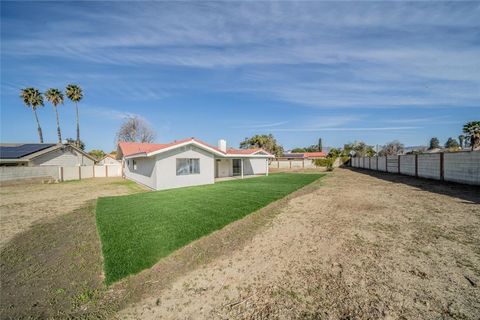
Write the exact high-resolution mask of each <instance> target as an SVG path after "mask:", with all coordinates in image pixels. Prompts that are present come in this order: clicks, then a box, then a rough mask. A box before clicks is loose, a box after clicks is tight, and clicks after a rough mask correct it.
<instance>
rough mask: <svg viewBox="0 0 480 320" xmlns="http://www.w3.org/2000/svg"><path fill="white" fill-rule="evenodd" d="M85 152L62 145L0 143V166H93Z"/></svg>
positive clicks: (92, 160)
mask: <svg viewBox="0 0 480 320" xmlns="http://www.w3.org/2000/svg"><path fill="white" fill-rule="evenodd" d="M94 164H95V159H94V158H93V157H92V156H90V155H89V154H88V153H86V152H85V151H83V150H81V149H79V148H77V147H75V146H73V145H71V144H63V143H1V144H0V166H25V167H36V166H65V167H69V166H93V165H94Z"/></svg>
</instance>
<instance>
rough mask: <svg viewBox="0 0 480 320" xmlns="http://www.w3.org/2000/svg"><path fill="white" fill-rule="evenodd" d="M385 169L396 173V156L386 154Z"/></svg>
mask: <svg viewBox="0 0 480 320" xmlns="http://www.w3.org/2000/svg"><path fill="white" fill-rule="evenodd" d="M387 171H388V172H391V173H398V156H387Z"/></svg>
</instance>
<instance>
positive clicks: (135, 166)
mask: <svg viewBox="0 0 480 320" xmlns="http://www.w3.org/2000/svg"><path fill="white" fill-rule="evenodd" d="M133 170H137V161H135V160H133Z"/></svg>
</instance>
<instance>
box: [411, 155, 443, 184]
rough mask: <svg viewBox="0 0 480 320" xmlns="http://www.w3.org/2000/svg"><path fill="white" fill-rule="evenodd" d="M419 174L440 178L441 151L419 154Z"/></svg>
mask: <svg viewBox="0 0 480 320" xmlns="http://www.w3.org/2000/svg"><path fill="white" fill-rule="evenodd" d="M417 171H418V176H419V177H422V178H429V179H436V180H440V153H432V154H419V155H418V169H417Z"/></svg>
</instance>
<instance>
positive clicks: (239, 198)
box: [96, 173, 322, 284]
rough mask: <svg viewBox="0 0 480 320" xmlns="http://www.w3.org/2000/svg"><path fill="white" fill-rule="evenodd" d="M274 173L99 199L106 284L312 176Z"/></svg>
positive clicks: (318, 175) (300, 184) (280, 196)
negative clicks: (204, 184)
mask: <svg viewBox="0 0 480 320" xmlns="http://www.w3.org/2000/svg"><path fill="white" fill-rule="evenodd" d="M321 176H322V174H299V173H279V174H272V175H270V176H268V177H256V178H249V179H244V180H231V181H224V182H217V183H215V184H212V185H206V186H197V187H189V188H180V189H172V190H166V191H156V192H145V193H139V194H133V195H128V196H120V197H105V198H99V199H98V201H97V207H96V218H97V227H98V230H99V234H100V239H101V242H102V251H103V257H104V264H105V265H104V268H105V274H106V282H107V283H108V284H110V283H112V282H115V281H117V280H120V279H122V278H123V277H125V276H127V275H129V274H135V273H138V272H140V271H142V270H143V269H146V268H149V267H151V266H153V265H154V264H155V263H156V262H158V260H160V259H161V258H163V257H165V256H167V255H169V254H170V253H172V252H173V251H175V250H176V249H178V248H181V247H183V246H185V245H186V244H188V243H190V242H192V241H193V240H195V239H198V238H200V237H202V236H205V235H207V234H209V233H211V232H213V231H215V230H219V229H221V228H222V227H224V226H225V225H227V224H229V223H231V222H233V221H235V220H238V219H240V218H242V217H244V216H246V215H247V214H249V213H252V212H254V211H256V210H258V209H260V208H262V207H264V206H266V205H267V204H269V203H271V202H273V201H275V200H278V199H280V198H283V197H285V196H286V195H287V194H289V193H291V192H293V191H295V190H297V189H300V188H301V187H303V186H305V185H307V184H309V183H311V182H313V181H315V180H317V179H318V178H320V177H321Z"/></svg>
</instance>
